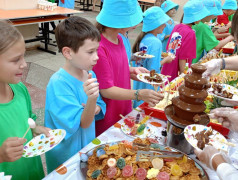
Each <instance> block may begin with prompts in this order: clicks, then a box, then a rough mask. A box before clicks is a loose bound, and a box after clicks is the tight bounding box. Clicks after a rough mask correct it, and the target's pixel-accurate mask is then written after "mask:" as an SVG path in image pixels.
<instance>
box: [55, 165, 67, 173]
mask: <svg viewBox="0 0 238 180" xmlns="http://www.w3.org/2000/svg"><path fill="white" fill-rule="evenodd" d="M55 171H56V172H57V173H59V174H61V175H63V174H66V173H67V168H66V167H65V166H64V165H63V164H61V165H60V166H59V167H57V168H56V169H55Z"/></svg>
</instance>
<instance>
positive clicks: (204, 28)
mask: <svg viewBox="0 0 238 180" xmlns="http://www.w3.org/2000/svg"><path fill="white" fill-rule="evenodd" d="M192 28H193V30H194V31H195V33H196V58H195V59H193V62H192V63H193V64H194V63H197V62H198V61H199V59H201V56H202V53H203V51H204V50H205V51H210V50H212V49H213V48H214V47H216V46H217V45H218V44H219V41H218V40H217V39H216V37H215V35H214V34H213V32H212V30H211V29H210V27H209V26H208V25H207V24H204V23H203V22H200V23H199V24H196V25H194V26H193V27H192Z"/></svg>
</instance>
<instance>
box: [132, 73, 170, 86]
mask: <svg viewBox="0 0 238 180" xmlns="http://www.w3.org/2000/svg"><path fill="white" fill-rule="evenodd" d="M145 76H150V73H141V74H137V78H138V79H139V80H140V81H142V82H144V83H148V84H151V85H162V84H165V82H166V81H168V78H167V77H166V76H165V75H163V74H159V76H160V77H161V78H162V82H160V83H157V82H149V81H148V80H146V79H145Z"/></svg>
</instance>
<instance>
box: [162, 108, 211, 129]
mask: <svg viewBox="0 0 238 180" xmlns="http://www.w3.org/2000/svg"><path fill="white" fill-rule="evenodd" d="M175 108H176V107H175V106H174V105H173V104H171V105H168V106H166V107H165V109H164V112H165V115H166V117H167V119H168V120H169V122H170V123H172V124H173V125H175V126H176V127H179V128H185V127H186V126H187V125H190V124H201V125H205V126H206V125H207V124H208V123H209V122H210V118H209V116H208V115H207V114H206V113H204V112H202V113H200V114H199V115H200V117H201V119H200V121H198V122H194V121H190V120H186V119H184V117H182V118H181V117H178V116H177V114H176V112H175Z"/></svg>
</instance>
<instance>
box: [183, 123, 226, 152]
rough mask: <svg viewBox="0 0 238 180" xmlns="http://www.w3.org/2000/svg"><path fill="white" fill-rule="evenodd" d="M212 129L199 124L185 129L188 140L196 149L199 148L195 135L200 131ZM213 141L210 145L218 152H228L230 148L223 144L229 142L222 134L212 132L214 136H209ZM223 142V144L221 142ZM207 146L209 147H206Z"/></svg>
mask: <svg viewBox="0 0 238 180" xmlns="http://www.w3.org/2000/svg"><path fill="white" fill-rule="evenodd" d="M207 129H210V127H207V126H203V125H198V124H191V125H188V126H186V127H185V129H184V136H185V138H186V140H187V141H188V142H189V143H190V144H191V145H192V146H193V147H194V148H196V149H199V148H198V147H197V142H198V140H197V139H196V138H195V134H197V133H198V132H200V131H203V130H207ZM209 137H210V138H211V139H210V141H209V144H211V145H212V146H213V147H215V148H216V149H218V150H223V151H226V152H227V151H228V146H227V145H226V144H224V143H221V142H227V140H226V138H225V137H224V136H223V135H222V134H220V133H219V132H217V131H215V130H212V135H211V136H209ZM220 141H221V142H220ZM205 146H207V145H205Z"/></svg>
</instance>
